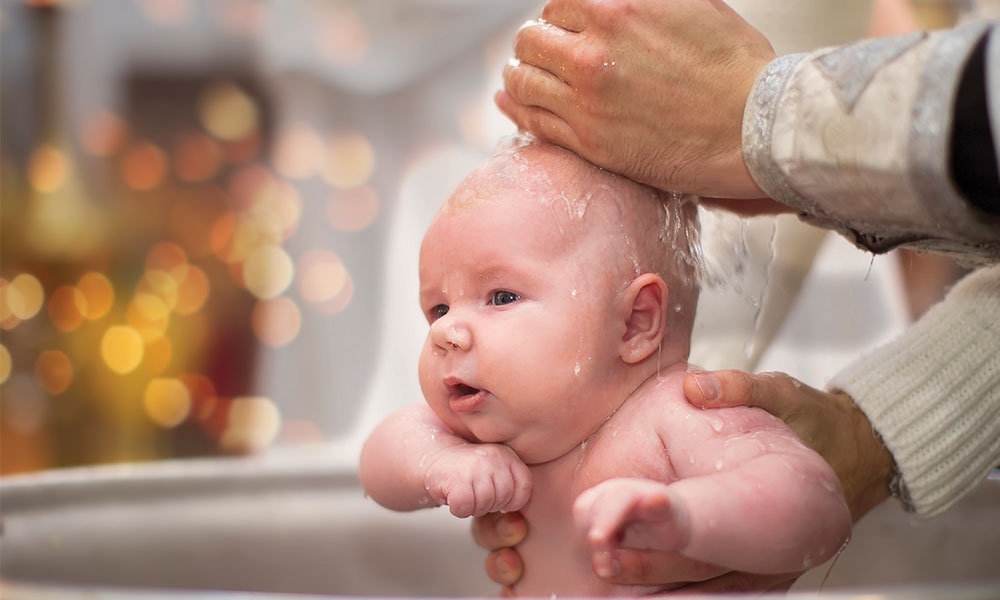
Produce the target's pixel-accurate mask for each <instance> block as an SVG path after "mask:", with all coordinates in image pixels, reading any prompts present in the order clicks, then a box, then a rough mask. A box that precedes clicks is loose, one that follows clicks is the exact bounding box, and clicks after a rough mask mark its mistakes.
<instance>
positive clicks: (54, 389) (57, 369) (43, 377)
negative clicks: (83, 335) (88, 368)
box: [35, 350, 73, 396]
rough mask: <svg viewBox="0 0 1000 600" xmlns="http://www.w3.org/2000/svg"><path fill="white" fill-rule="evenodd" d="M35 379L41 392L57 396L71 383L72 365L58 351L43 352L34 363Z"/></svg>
mask: <svg viewBox="0 0 1000 600" xmlns="http://www.w3.org/2000/svg"><path fill="white" fill-rule="evenodd" d="M35 379H36V380H37V381H38V385H39V386H41V388H42V389H43V390H45V391H46V392H48V393H49V394H51V395H53V396H57V395H59V394H61V393H63V392H65V391H66V388H68V387H69V386H70V384H71V383H73V363H72V362H70V360H69V357H68V356H66V355H65V354H63V353H62V352H60V351H59V350H43V351H42V353H41V354H39V355H38V360H36V361H35Z"/></svg>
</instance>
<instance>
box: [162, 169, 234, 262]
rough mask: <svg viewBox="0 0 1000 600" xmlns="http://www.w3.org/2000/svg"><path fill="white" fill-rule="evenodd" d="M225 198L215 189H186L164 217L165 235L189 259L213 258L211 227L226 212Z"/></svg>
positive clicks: (216, 187) (173, 202)
mask: <svg viewBox="0 0 1000 600" xmlns="http://www.w3.org/2000/svg"><path fill="white" fill-rule="evenodd" d="M225 203H226V194H225V192H223V191H222V188H220V187H219V186H217V185H202V186H189V187H188V189H187V190H186V191H185V193H184V194H182V195H179V196H178V197H176V198H174V199H173V200H172V201H171V204H170V211H169V213H168V215H167V231H168V233H169V234H170V239H172V240H174V241H175V242H177V243H178V244H179V245H180V246H181V247H182V248H184V250H185V252H187V255H188V257H189V258H190V259H192V260H194V259H199V258H205V257H207V256H210V255H211V254H212V244H211V239H212V227H213V224H214V223H215V222H216V220H217V219H218V218H219V217H220V216H221V215H223V214H225V212H226V210H225V208H224V205H225Z"/></svg>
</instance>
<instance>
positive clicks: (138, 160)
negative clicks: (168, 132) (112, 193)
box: [119, 142, 167, 191]
mask: <svg viewBox="0 0 1000 600" xmlns="http://www.w3.org/2000/svg"><path fill="white" fill-rule="evenodd" d="M119 169H120V171H121V177H122V182H124V183H125V185H126V186H127V187H128V188H130V189H133V190H136V191H148V190H152V189H154V188H156V187H158V186H159V185H160V184H161V183H163V180H164V179H165V178H166V175H167V157H166V155H165V154H164V153H163V150H160V149H159V148H158V147H157V146H155V145H154V144H151V143H149V142H135V143H133V144H131V145H129V147H128V148H126V149H125V153H124V154H123V155H122V158H121V162H120V163H119Z"/></svg>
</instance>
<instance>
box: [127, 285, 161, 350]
mask: <svg viewBox="0 0 1000 600" xmlns="http://www.w3.org/2000/svg"><path fill="white" fill-rule="evenodd" d="M125 321H126V322H127V323H128V324H129V328H130V329H131V330H132V331H134V332H136V333H138V334H139V336H140V338H141V339H142V341H143V342H144V343H146V344H149V343H152V342H155V341H156V340H158V339H160V338H161V337H163V334H164V333H166V331H167V326H168V325H170V307H169V306H167V304H166V303H165V302H164V301H163V299H162V298H160V297H159V296H156V295H154V294H136V295H135V297H134V298H132V302H130V303H129V306H128V310H127V311H126V313H125Z"/></svg>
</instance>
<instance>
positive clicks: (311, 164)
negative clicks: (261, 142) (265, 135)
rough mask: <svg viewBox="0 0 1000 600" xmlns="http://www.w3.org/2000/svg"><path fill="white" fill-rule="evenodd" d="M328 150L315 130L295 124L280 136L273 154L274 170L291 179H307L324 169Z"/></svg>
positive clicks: (281, 132)
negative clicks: (323, 163)
mask: <svg viewBox="0 0 1000 600" xmlns="http://www.w3.org/2000/svg"><path fill="white" fill-rule="evenodd" d="M325 152H326V148H325V147H324V144H323V139H322V138H321V137H320V135H319V133H317V132H316V130H315V129H313V128H311V127H309V126H308V125H305V124H303V123H295V124H292V125H289V126H287V127H286V128H284V129H282V130H281V131H280V132H279V134H278V141H277V142H276V144H275V149H274V154H273V159H272V161H273V164H274V170H275V171H277V172H278V173H280V174H281V175H282V176H283V177H287V178H289V179H306V178H309V177H312V176H313V175H317V174H318V173H319V172H320V169H321V168H322V158H323V154H324V153H325Z"/></svg>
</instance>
